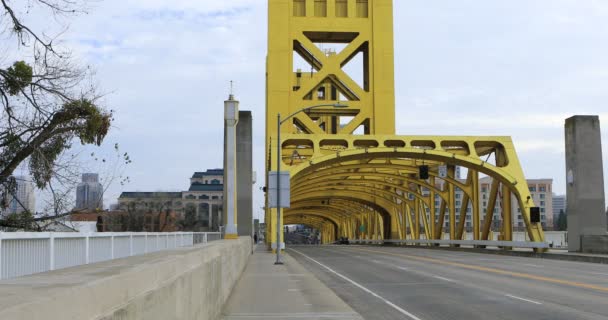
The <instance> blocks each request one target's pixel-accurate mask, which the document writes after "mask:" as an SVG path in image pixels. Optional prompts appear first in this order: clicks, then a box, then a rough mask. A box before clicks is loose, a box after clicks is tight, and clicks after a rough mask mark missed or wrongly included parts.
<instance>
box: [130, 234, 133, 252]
mask: <svg viewBox="0 0 608 320" xmlns="http://www.w3.org/2000/svg"><path fill="white" fill-rule="evenodd" d="M132 256H133V235H132V234H130V235H129V257H132Z"/></svg>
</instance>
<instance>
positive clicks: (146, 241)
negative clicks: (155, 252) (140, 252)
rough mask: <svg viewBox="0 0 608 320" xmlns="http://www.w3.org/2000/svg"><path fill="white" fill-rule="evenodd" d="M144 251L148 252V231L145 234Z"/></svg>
mask: <svg viewBox="0 0 608 320" xmlns="http://www.w3.org/2000/svg"><path fill="white" fill-rule="evenodd" d="M144 253H148V233H145V234H144Z"/></svg>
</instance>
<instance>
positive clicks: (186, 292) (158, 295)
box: [0, 237, 251, 320]
mask: <svg viewBox="0 0 608 320" xmlns="http://www.w3.org/2000/svg"><path fill="white" fill-rule="evenodd" d="M250 254H251V238H250V237H241V238H240V239H238V240H221V241H216V242H212V243H209V244H207V245H205V246H195V247H190V248H180V249H176V250H171V251H164V252H159V253H152V254H148V255H143V256H136V257H130V258H124V259H118V260H113V261H107V262H102V263H97V264H90V265H86V266H79V267H74V268H68V269H62V270H58V271H53V272H47V273H41V274H37V275H32V276H27V277H22V278H17V279H12V280H4V281H0V319H2V320H13V319H15V320H21V319H23V320H25V319H27V320H54V319H57V320H59V319H61V320H66V319H75V320H76V319H78V320H80V319H83V320H84V319H96V320H97V319H100V320H114V319H116V320H118V319H120V320H131V319H146V320H155V319H159V320H160V319H162V320H167V319H187V320H190V319H218V318H219V316H220V315H221V311H222V307H223V305H224V303H225V302H226V300H227V299H228V297H229V296H230V292H231V290H232V288H233V286H234V285H235V283H236V281H237V280H238V279H239V277H240V275H241V273H242V271H243V270H244V268H245V265H246V263H247V260H248V258H249V256H250Z"/></svg>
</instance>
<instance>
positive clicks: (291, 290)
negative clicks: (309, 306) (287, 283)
mask: <svg viewBox="0 0 608 320" xmlns="http://www.w3.org/2000/svg"><path fill="white" fill-rule="evenodd" d="M287 291H289V292H296V291H300V289H288V290H287Z"/></svg>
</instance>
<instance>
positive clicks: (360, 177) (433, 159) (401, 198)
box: [286, 148, 544, 241]
mask: <svg viewBox="0 0 608 320" xmlns="http://www.w3.org/2000/svg"><path fill="white" fill-rule="evenodd" d="M422 163H425V165H429V167H430V171H429V179H420V178H419V177H418V176H417V175H418V173H419V166H420V165H422ZM439 165H447V166H451V167H455V166H460V167H462V168H466V169H467V171H468V172H467V179H457V178H456V177H454V176H453V173H452V174H448V175H447V176H446V175H443V176H442V175H441V173H440V172H438V170H436V167H437V166H439ZM511 165H512V163H511ZM290 170H291V172H292V199H291V201H292V205H293V206H296V207H297V206H298V203H301V202H306V201H323V199H325V201H328V200H329V206H325V207H321V206H319V207H316V208H315V210H318V211H319V212H320V213H321V214H329V213H324V212H330V210H329V208H333V207H332V206H331V199H332V198H336V199H348V200H350V201H352V202H363V203H366V204H368V205H369V204H374V205H375V206H376V208H380V210H377V212H382V213H384V215H380V217H381V219H385V220H387V221H389V223H388V225H389V226H388V227H385V228H381V229H390V230H392V233H391V232H389V233H390V234H389V233H385V234H379V235H372V236H371V237H372V238H387V239H388V238H393V239H395V238H397V239H405V238H418V239H420V238H427V239H438V238H441V237H442V236H443V232H442V231H443V227H444V225H447V226H449V230H446V231H447V234H449V236H450V238H451V239H462V237H463V235H464V231H465V230H466V229H468V228H465V226H467V227H468V226H469V225H470V226H471V229H472V230H473V232H474V234H473V237H474V239H482V240H483V239H486V240H487V239H488V236H489V234H490V229H491V227H492V220H493V218H494V217H495V215H494V213H495V212H494V210H493V209H494V208H495V207H496V203H497V202H499V201H503V203H504V205H502V207H501V208H500V209H501V211H502V212H501V215H502V216H503V221H505V222H508V221H510V219H509V218H510V217H509V216H510V214H506V212H510V209H511V207H510V205H511V200H510V199H511V195H513V198H514V200H513V202H514V203H515V204H516V205H517V206H519V208H520V211H521V213H522V217H524V221H525V224H526V230H527V232H528V236H529V237H530V239H532V240H533V241H543V240H544V239H543V234H542V228H541V226H540V224H539V223H531V222H530V216H529V208H530V207H531V206H533V202H531V199H529V198H528V197H529V190H528V189H527V184H526V183H525V180H524V183H520V181H521V180H519V179H517V178H516V177H517V172H515V174H514V172H513V171H514V170H513V168H511V167H509V165H507V166H503V167H499V166H496V165H492V164H490V163H488V162H484V161H481V160H479V158H472V157H468V156H461V155H456V154H453V153H450V152H444V151H436V150H421V149H417V148H367V149H354V150H342V151H340V152H335V153H332V154H327V155H324V156H322V157H318V158H315V159H314V160H312V161H308V162H301V163H300V164H298V165H297V166H293V167H291V168H290ZM479 173H482V174H485V175H487V176H488V177H489V178H491V179H492V181H495V182H492V186H491V188H490V189H492V190H491V192H490V198H491V199H488V201H487V202H490V204H491V205H488V206H486V207H488V208H490V210H486V212H485V213H484V218H483V219H480V217H481V212H480V209H479V205H480V204H479V202H480V199H479V196H478V194H479V181H478V180H479V179H478V178H479ZM518 180H519V181H518ZM438 181H440V182H441V183H439V184H438V183H437V182H438ZM499 189H500V190H499ZM456 191H459V192H460V193H461V196H462V197H463V198H464V199H462V198H461V199H460V200H457V199H456V197H458V196H457V195H456V194H455V193H456ZM501 193H502V195H501ZM431 196H433V197H431ZM436 199H439V201H436ZM507 199H509V200H507ZM437 202H439V203H440V204H439V205H438V206H437V205H436V204H437ZM457 202H459V203H460V206H459V207H457V206H456V203H457ZM463 203H466V204H464V205H463ZM471 209H473V210H474V211H475V213H476V214H474V215H473V216H474V219H471V218H470V217H467V211H471ZM324 210H325V211H324ZM457 210H458V211H460V212H459V213H460V214H459V215H458V216H457ZM437 211H439V214H435V215H433V214H431V212H437ZM446 212H447V213H449V216H446ZM469 213H470V212H469ZM286 214H288V213H286ZM505 217H507V218H506V219H505ZM340 219H347V220H348V219H350V217H349V216H348V215H342V216H341V217H340ZM469 220H471V221H469ZM452 221H454V222H452ZM444 222H447V223H445V224H444ZM465 222H468V223H467V224H466V225H465ZM348 224H349V223H348V222H346V223H345V224H340V223H338V226H340V228H343V226H345V225H348ZM351 224H352V223H351ZM500 232H501V238H502V239H503V240H511V239H512V229H511V228H510V223H509V226H505V225H504V223H503V226H502V227H501V230H500ZM337 234H346V235H351V234H352V232H351V233H350V234H349V232H348V231H345V230H341V229H340V230H338V232H337Z"/></svg>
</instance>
